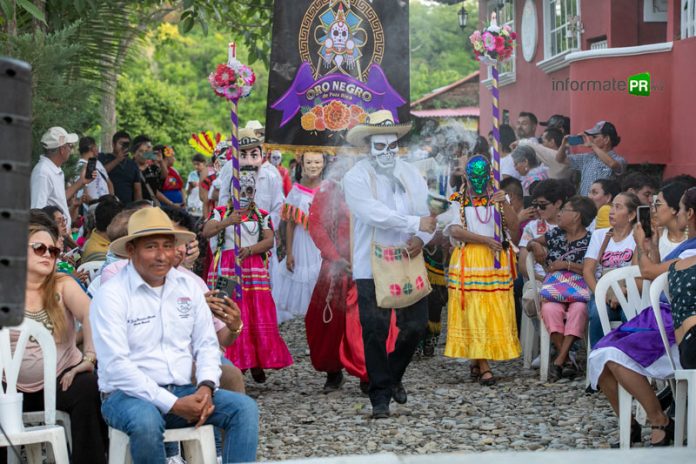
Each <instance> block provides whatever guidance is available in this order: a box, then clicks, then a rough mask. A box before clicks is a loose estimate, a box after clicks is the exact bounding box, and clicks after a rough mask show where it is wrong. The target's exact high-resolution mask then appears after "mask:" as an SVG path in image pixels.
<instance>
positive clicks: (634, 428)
mask: <svg viewBox="0 0 696 464" xmlns="http://www.w3.org/2000/svg"><path fill="white" fill-rule="evenodd" d="M642 435H643V427H642V426H641V425H640V424H639V423H638V422H636V421H635V419H634V420H633V422H631V446H632V445H634V444H635V443H641V442H642V441H643V436H642ZM610 446H611V447H612V448H620V447H621V442H616V443H612V444H611V445H610Z"/></svg>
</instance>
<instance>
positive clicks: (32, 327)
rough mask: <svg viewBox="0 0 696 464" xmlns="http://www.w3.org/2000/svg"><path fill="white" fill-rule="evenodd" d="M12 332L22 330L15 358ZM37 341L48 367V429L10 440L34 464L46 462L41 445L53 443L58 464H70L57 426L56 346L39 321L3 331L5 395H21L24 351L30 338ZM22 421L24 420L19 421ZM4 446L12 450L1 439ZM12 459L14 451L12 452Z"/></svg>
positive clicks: (0, 356)
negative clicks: (18, 385) (20, 377)
mask: <svg viewBox="0 0 696 464" xmlns="http://www.w3.org/2000/svg"><path fill="white" fill-rule="evenodd" d="M10 330H19V331H20V333H19V337H18V339H17V344H16V346H15V353H14V356H12V350H11V344H10ZM30 336H31V337H34V339H36V341H37V343H38V344H39V346H40V347H41V351H42V356H43V361H44V362H43V364H44V380H45V382H44V408H45V410H44V419H43V422H44V424H45V425H39V426H35V427H24V430H23V431H22V432H19V433H9V434H8V438H9V440H10V442H11V443H12V444H14V445H15V446H19V445H24V446H25V447H26V451H27V458H28V461H29V463H31V464H40V463H42V462H43V458H42V456H41V444H42V443H50V444H51V448H52V451H53V455H54V457H55V462H56V464H68V463H69V459H68V446H67V442H66V439H65V431H64V430H63V427H60V426H57V425H55V423H56V381H55V379H56V345H55V340H54V339H53V336H52V335H51V334H50V332H49V331H48V330H46V328H45V327H43V326H42V325H41V324H39V323H38V322H36V321H33V320H30V319H25V320H24V322H22V324H21V325H20V326H18V327H16V328H13V329H9V328H6V329H2V330H0V374H4V375H5V381H6V382H7V388H6V390H5V391H4V392H2V391H0V394H2V395H15V394H17V377H18V375H19V369H20V368H21V365H22V359H23V357H24V350H25V349H26V346H27V341H28V340H29V337H30ZM17 420H18V421H22V418H21V417H20V418H17ZM0 446H1V447H8V446H9V443H8V442H7V440H6V439H5V437H4V436H3V435H0ZM8 452H9V453H10V456H11V455H12V451H11V450H8Z"/></svg>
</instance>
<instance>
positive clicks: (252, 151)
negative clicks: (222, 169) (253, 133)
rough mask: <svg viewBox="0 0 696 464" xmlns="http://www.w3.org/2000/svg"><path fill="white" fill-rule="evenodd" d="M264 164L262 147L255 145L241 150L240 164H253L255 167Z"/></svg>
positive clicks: (242, 165) (241, 165)
mask: <svg viewBox="0 0 696 464" xmlns="http://www.w3.org/2000/svg"><path fill="white" fill-rule="evenodd" d="M262 164H263V152H262V151H261V147H253V148H249V149H247V150H240V152H239V166H240V167H244V166H253V167H255V168H257V169H258V168H259V167H261V165H262Z"/></svg>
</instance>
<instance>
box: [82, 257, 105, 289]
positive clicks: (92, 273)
mask: <svg viewBox="0 0 696 464" xmlns="http://www.w3.org/2000/svg"><path fill="white" fill-rule="evenodd" d="M103 265H104V261H89V262H87V263H83V264H81V265H80V267H78V268H77V272H83V271H86V272H88V273H89V281H90V282H91V281H92V280H94V278H95V277H96V276H98V275H99V274H100V273H101V268H102V266H103ZM88 284H89V283H88Z"/></svg>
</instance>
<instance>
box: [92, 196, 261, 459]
mask: <svg viewBox="0 0 696 464" xmlns="http://www.w3.org/2000/svg"><path fill="white" fill-rule="evenodd" d="M194 238H195V235H194V234H193V233H191V232H183V231H175V229H174V227H173V225H172V223H171V221H170V220H169V218H168V217H167V215H166V214H165V213H164V212H163V211H162V210H161V209H159V208H144V209H141V210H139V211H137V212H136V213H134V214H133V215H132V216H131V218H130V220H129V222H128V235H126V236H125V237H122V238H120V239H117V240H116V241H114V242H113V243H112V244H111V250H112V251H113V252H114V253H116V254H118V255H122V256H123V255H126V256H129V258H130V261H131V262H130V263H129V264H128V265H127V266H126V267H125V268H124V269H122V270H121V271H119V273H118V274H117V275H116V276H114V277H113V278H112V279H111V280H109V281H108V282H107V283H105V284H104V285H103V286H102V287H101V288H100V289H99V292H97V295H96V297H95V298H94V300H93V301H92V306H91V308H90V321H91V322H92V325H93V333H94V335H93V336H94V343H95V348H96V351H97V357H98V358H99V361H100V363H99V389H100V391H101V392H102V398H103V401H102V415H103V416H104V419H105V420H106V422H107V424H109V425H110V426H111V427H113V428H115V429H118V430H121V431H122V432H124V433H126V434H127V435H128V436H129V439H130V451H131V455H132V457H133V463H134V464H145V463H148V464H150V463H164V462H165V450H164V431H165V429H167V428H182V427H191V426H196V427H198V426H201V425H203V424H212V425H215V426H216V427H220V428H222V429H224V430H225V443H224V449H223V454H222V462H223V463H225V464H226V463H232V462H251V461H254V460H255V459H256V447H257V443H258V409H257V407H256V403H255V402H254V400H252V399H251V398H249V397H247V396H245V395H243V394H239V393H234V392H230V391H226V390H218V385H219V380H220V365H219V364H220V352H219V348H218V341H217V338H216V337H215V331H214V329H213V321H212V317H211V312H210V309H209V308H208V306H207V304H206V301H205V296H204V294H203V292H202V291H201V289H200V288H199V286H198V285H197V284H196V283H195V282H194V281H193V279H191V277H189V276H187V275H185V274H183V273H181V272H180V271H178V270H176V269H175V268H173V267H172V263H173V262H174V258H175V253H176V246H177V245H180V244H182V243H186V242H189V241H191V240H193V239H194ZM194 362H195V378H196V379H197V383H198V385H196V386H194V385H192V384H191V378H192V374H194V372H193V369H194ZM211 445H212V444H211Z"/></svg>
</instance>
